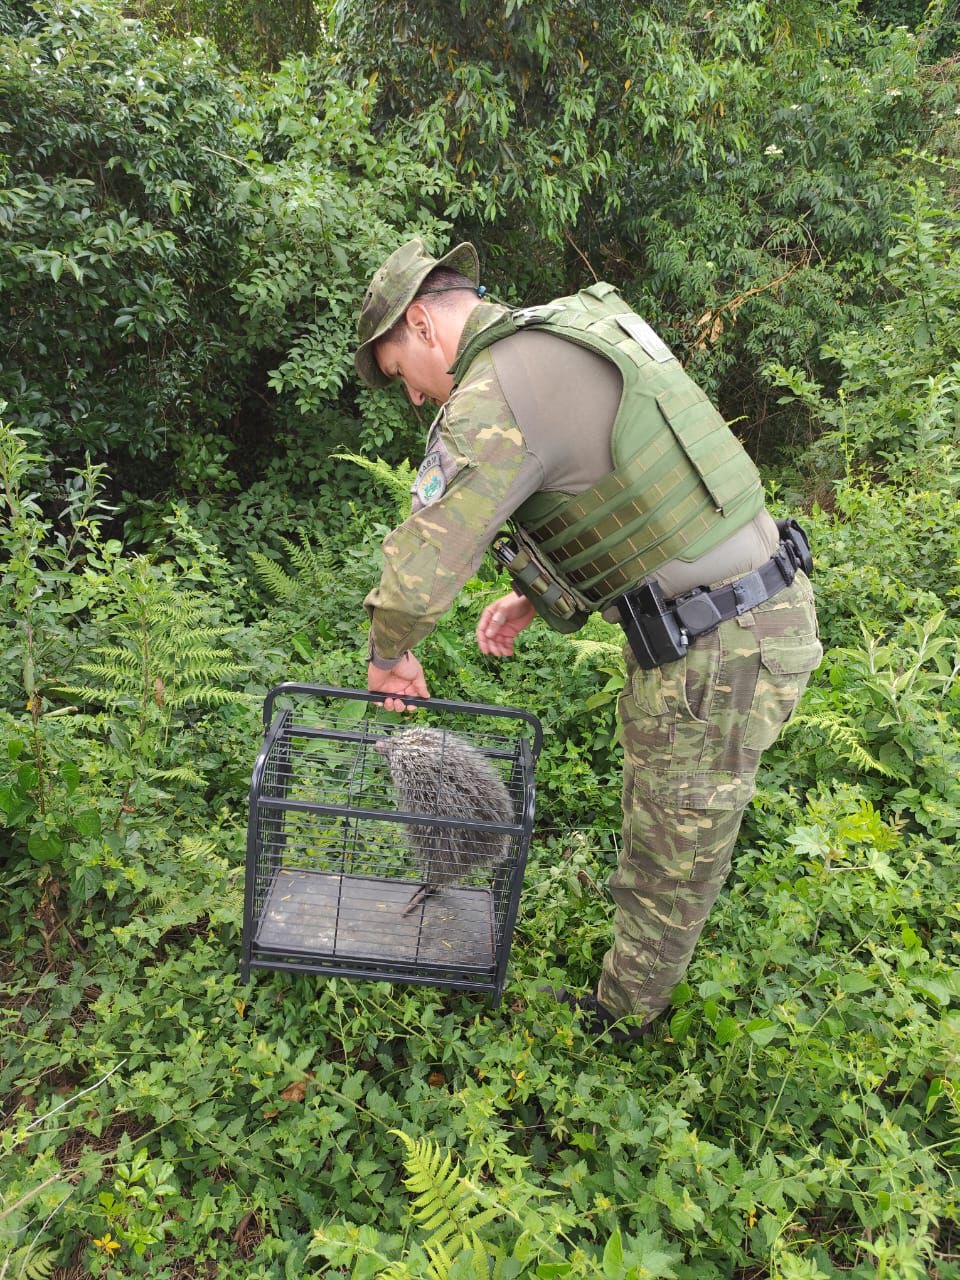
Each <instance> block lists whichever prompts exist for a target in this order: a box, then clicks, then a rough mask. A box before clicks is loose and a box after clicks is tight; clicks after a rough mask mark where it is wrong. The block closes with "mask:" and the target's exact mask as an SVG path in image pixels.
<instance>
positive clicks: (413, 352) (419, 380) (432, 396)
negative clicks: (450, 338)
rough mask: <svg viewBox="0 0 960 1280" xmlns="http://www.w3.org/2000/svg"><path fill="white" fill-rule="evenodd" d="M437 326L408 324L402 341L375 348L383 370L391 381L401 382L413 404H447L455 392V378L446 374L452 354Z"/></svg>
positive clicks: (399, 339)
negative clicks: (397, 380) (394, 379)
mask: <svg viewBox="0 0 960 1280" xmlns="http://www.w3.org/2000/svg"><path fill="white" fill-rule="evenodd" d="M446 345H447V344H445V343H444V342H443V341H442V340H441V337H440V335H439V333H438V332H437V329H436V327H435V326H432V325H427V326H416V325H412V324H410V323H409V322H408V324H407V327H406V330H405V332H404V333H403V334H402V335H401V337H400V338H390V339H384V340H382V341H380V342H378V343H377V345H376V347H375V348H374V356H375V358H376V361H377V364H378V365H379V366H380V371H381V373H383V374H384V375H385V376H386V377H388V378H397V379H399V380H400V381H401V382H402V383H403V386H404V389H405V390H406V393H407V395H408V396H409V397H410V401H411V403H412V404H415V405H421V404H423V403H424V401H426V400H429V401H431V403H433V404H435V405H437V406H439V405H442V404H446V402H447V400H448V399H449V397H450V392H451V391H452V390H453V376H452V375H451V374H449V373H448V372H447V370H448V369H449V367H450V359H451V354H452V353H449V354H448V353H447V351H446V350H445V346H446Z"/></svg>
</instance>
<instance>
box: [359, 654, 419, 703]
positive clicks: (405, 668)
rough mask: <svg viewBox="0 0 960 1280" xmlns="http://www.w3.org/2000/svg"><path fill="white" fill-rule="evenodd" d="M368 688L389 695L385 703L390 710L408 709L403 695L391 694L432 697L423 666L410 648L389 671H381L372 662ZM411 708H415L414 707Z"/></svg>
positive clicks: (368, 671) (368, 667)
mask: <svg viewBox="0 0 960 1280" xmlns="http://www.w3.org/2000/svg"><path fill="white" fill-rule="evenodd" d="M367 688H368V689H369V690H370V692H371V693H383V694H386V695H387V696H386V697H385V698H384V700H383V705H384V706H385V707H386V709H387V710H388V711H406V709H407V706H406V703H405V702H404V701H403V698H402V697H396V696H393V697H391V696H390V695H391V694H393V695H396V694H401V695H402V694H406V696H407V697H408V698H429V697H430V690H429V689H428V688H427V682H426V680H425V679H424V675H423V667H421V665H420V663H419V662H418V661H417V659H416V658H415V657H414V656H413V654H412V653H410V651H409V650H408V651H407V652H406V653H405V654H404V655H403V657H402V658H401V659H400V661H399V662H397V663H395V664H394V665H393V666H392V667H391V668H390V669H389V670H388V671H381V669H380V668H379V667H375V666H374V665H373V663H372V662H371V663H370V664H369V665H368V666H367ZM411 710H413V708H412V707H411Z"/></svg>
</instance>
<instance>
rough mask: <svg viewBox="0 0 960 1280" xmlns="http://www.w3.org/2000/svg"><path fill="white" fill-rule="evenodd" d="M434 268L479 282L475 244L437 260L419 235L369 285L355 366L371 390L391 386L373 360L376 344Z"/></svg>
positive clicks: (401, 248) (394, 256) (404, 245)
mask: <svg viewBox="0 0 960 1280" xmlns="http://www.w3.org/2000/svg"><path fill="white" fill-rule="evenodd" d="M435 267H449V268H450V269H451V270H452V271H459V272H460V274H461V275H464V276H467V277H468V279H470V280H472V281H473V283H474V284H479V283H480V260H479V258H478V257H477V251H476V249H475V248H474V247H473V245H472V244H470V243H469V242H467V241H464V243H463V244H458V245H457V247H456V248H455V249H451V250H450V252H449V253H446V254H444V256H443V257H442V258H434V257H433V255H432V254H430V253H428V252H427V247H426V245H425V244H424V243H423V241H422V240H421V239H420V237H419V236H417V237H415V238H414V239H413V240H408V241H407V243H406V244H403V245H401V246H400V248H399V249H397V250H395V251H394V252H393V253H391V255H390V257H389V258H388V259H387V260H386V262H385V263H384V264H383V266H382V267H381V268H380V270H379V271H378V272H377V273H376V275H375V276H374V277H373V279H372V280H371V281H370V283H369V284H368V285H367V292H366V293H365V294H364V295H363V305H362V307H361V308H360V319H359V320H358V321H357V338H358V339H359V343H360V345H359V346H358V347H357V354H356V356H355V357H354V363H355V364H356V366H357V373H359V375H360V377H361V378H362V379H363V380H364V382H365V383H366V384H367V386H368V387H386V386H388V385H389V383H390V379H389V378H385V377H384V376H383V374H382V373H381V372H380V366H379V365H378V364H377V361H376V358H375V357H374V354H373V344H374V343H375V342H376V341H377V339H378V338H382V337H383V335H384V334H385V333H386V332H387V330H388V329H391V328H392V327H393V326H394V325H395V324H396V322H397V321H398V320H399V319H400V317H401V316H402V315H403V313H404V312H405V311H406V309H407V307H408V306H409V305H410V303H411V302H412V301H413V299H414V297H415V295H416V292H417V290H418V289H419V288H420V286H421V285H422V284H423V282H424V280H425V279H426V278H427V276H428V275H429V274H430V272H431V271H433V269H434V268H435Z"/></svg>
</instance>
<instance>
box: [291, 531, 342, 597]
mask: <svg viewBox="0 0 960 1280" xmlns="http://www.w3.org/2000/svg"><path fill="white" fill-rule="evenodd" d="M299 536H300V545H299V546H298V545H297V544H296V543H295V542H291V541H290V539H289V538H284V539H283V544H284V546H285V547H286V548H287V551H288V553H289V555H290V560H291V562H292V564H293V566H294V568H295V569H296V571H297V573H298V574H299V575H300V577H301V578H306V579H308V580H310V581H312V582H315V583H317V584H318V585H320V584H323V583H326V582H328V581H329V579H330V577H331V575H332V574H333V573H334V571H335V570H334V563H333V554H332V552H331V551H330V550H329V548H327V547H315V546H314V545H313V543H312V542H311V541H310V539H309V538H308V537H307V535H306V534H305V533H304V532H303V531H302V530H301V532H300V535H299Z"/></svg>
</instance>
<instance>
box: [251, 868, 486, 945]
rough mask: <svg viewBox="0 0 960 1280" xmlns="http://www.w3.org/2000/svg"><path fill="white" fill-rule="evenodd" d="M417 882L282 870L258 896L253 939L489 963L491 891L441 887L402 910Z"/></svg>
mask: <svg viewBox="0 0 960 1280" xmlns="http://www.w3.org/2000/svg"><path fill="white" fill-rule="evenodd" d="M416 889H417V885H416V884H415V883H413V882H411V881H409V880H380V879H376V878H373V877H365V876H348V875H341V874H338V873H331V872H322V871H302V870H298V869H296V868H289V869H287V868H284V869H281V870H280V871H278V872H277V874H276V876H275V877H274V880H273V883H272V885H271V886H270V891H269V893H268V894H267V900H266V902H265V903H264V907H263V914H262V916H261V918H260V927H259V929H258V930H257V937H256V945H257V946H258V947H262V948H264V949H265V950H270V951H281V952H282V951H286V950H290V951H298V952H308V953H310V954H311V955H315V956H318V957H321V956H337V957H347V956H352V957H362V958H363V959H364V960H367V961H369V960H390V961H395V960H409V961H413V962H415V963H421V964H425V963H429V964H444V965H450V966H454V967H458V968H459V967H462V966H468V967H470V968H483V969H489V968H490V967H491V966H492V965H493V963H494V933H493V898H492V895H491V893H490V891H489V890H488V889H479V888H470V887H464V886H459V885H456V886H453V885H450V886H445V887H444V888H443V889H441V890H440V891H439V892H438V893H435V894H434V895H433V896H432V897H429V898H427V899H426V901H425V902H424V903H423V904H422V905H421V906H417V907H415V908H414V910H412V911H411V912H410V914H409V915H404V914H403V913H404V910H405V909H406V908H407V907H408V906H409V904H410V899H411V897H412V896H413V894H414V893H415V892H416Z"/></svg>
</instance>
